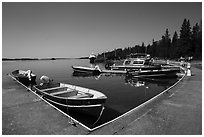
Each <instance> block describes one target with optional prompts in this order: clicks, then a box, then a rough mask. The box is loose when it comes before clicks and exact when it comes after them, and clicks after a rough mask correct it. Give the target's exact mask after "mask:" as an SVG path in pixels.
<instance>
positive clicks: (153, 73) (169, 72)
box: [128, 69, 180, 77]
mask: <svg viewBox="0 0 204 137" xmlns="http://www.w3.org/2000/svg"><path fill="white" fill-rule="evenodd" d="M179 72H180V70H177V69H161V70H142V71H132V72H128V73H129V74H130V75H132V76H134V77H177V73H179Z"/></svg>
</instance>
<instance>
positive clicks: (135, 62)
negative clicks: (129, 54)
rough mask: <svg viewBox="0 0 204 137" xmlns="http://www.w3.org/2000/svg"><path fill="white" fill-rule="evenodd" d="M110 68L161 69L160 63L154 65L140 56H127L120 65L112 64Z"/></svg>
mask: <svg viewBox="0 0 204 137" xmlns="http://www.w3.org/2000/svg"><path fill="white" fill-rule="evenodd" d="M110 69H111V70H127V71H128V70H154V69H158V70H159V69H161V65H155V64H152V63H151V62H149V61H147V60H145V59H141V58H127V59H125V60H124V62H123V64H122V65H115V64H113V65H112V66H110Z"/></svg>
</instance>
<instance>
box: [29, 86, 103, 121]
mask: <svg viewBox="0 0 204 137" xmlns="http://www.w3.org/2000/svg"><path fill="white" fill-rule="evenodd" d="M33 89H34V91H35V92H36V93H37V94H39V95H40V96H42V97H43V98H44V99H45V100H47V101H48V102H50V103H52V104H53V105H55V106H57V107H59V108H64V109H66V110H67V111H71V112H77V113H83V114H87V115H91V116H97V117H98V116H99V115H100V113H101V111H102V110H103V109H104V104H105V101H106V99H107V96H106V95H105V94H103V93H102V92H99V91H96V90H93V89H89V88H84V87H80V86H75V85H71V84H65V83H45V84H40V85H36V86H33Z"/></svg>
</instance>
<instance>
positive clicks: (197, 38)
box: [97, 19, 202, 60]
mask: <svg viewBox="0 0 204 137" xmlns="http://www.w3.org/2000/svg"><path fill="white" fill-rule="evenodd" d="M131 53H132V54H134V53H148V54H150V55H151V56H152V57H158V58H162V59H178V58H180V57H183V58H187V57H192V58H193V59H195V60H202V21H200V23H196V24H195V25H194V26H191V25H190V20H187V19H184V21H183V24H182V26H181V29H180V32H179V33H178V32H176V31H175V32H174V34H173V36H172V38H171V35H170V34H169V29H168V28H167V29H166V30H165V33H164V35H163V36H161V40H158V41H155V40H154V39H153V40H152V44H148V45H144V42H143V43H142V45H135V46H133V47H126V48H124V49H122V48H118V49H114V50H112V51H109V52H104V53H101V54H98V57H97V60H104V57H105V60H106V59H108V60H109V59H124V58H126V57H127V55H129V54H131Z"/></svg>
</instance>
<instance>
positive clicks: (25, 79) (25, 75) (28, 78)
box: [10, 70, 36, 84]
mask: <svg viewBox="0 0 204 137" xmlns="http://www.w3.org/2000/svg"><path fill="white" fill-rule="evenodd" d="M10 75H12V76H13V77H14V78H16V79H17V80H19V81H21V82H22V83H25V84H32V83H35V80H36V75H35V74H33V73H32V71H31V70H27V71H25V70H15V71H13V72H11V74H10Z"/></svg>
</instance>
